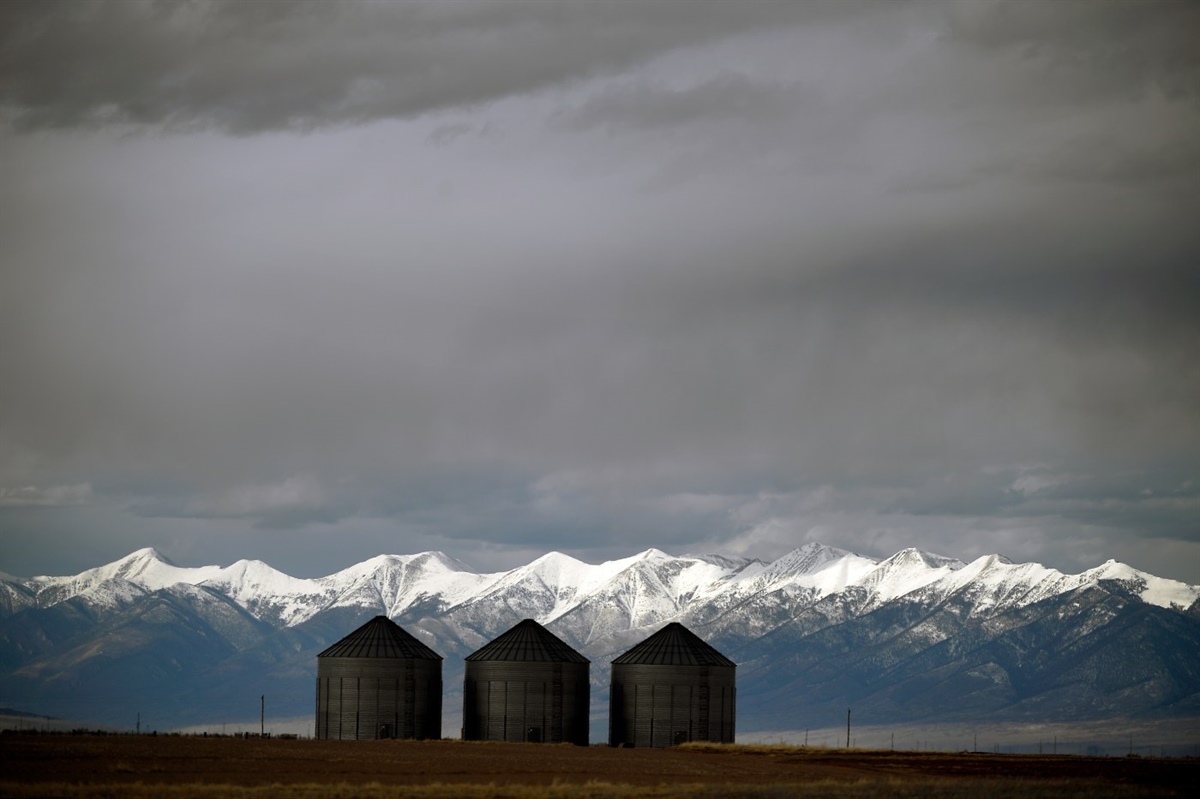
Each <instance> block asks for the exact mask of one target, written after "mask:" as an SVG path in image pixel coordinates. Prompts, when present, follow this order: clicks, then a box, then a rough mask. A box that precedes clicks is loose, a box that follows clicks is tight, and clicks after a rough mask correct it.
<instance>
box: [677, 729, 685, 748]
mask: <svg viewBox="0 0 1200 799" xmlns="http://www.w3.org/2000/svg"><path fill="white" fill-rule="evenodd" d="M687 742H688V731H687V730H675V743H674V745H675V746H679V745H680V744H685V743H687Z"/></svg>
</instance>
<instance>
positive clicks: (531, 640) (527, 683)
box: [463, 619, 591, 746]
mask: <svg viewBox="0 0 1200 799" xmlns="http://www.w3.org/2000/svg"><path fill="white" fill-rule="evenodd" d="M588 665H589V662H588V659H587V658H585V657H584V656H583V655H581V654H579V653H578V652H576V651H575V650H574V649H572V648H571V647H569V646H567V644H565V643H564V642H563V641H562V640H561V639H559V638H558V637H557V636H555V635H554V634H553V633H552V632H550V631H549V630H547V629H546V628H545V627H543V626H542V625H540V624H538V623H537V622H536V621H534V620H533V619H525V620H524V621H522V622H520V623H519V624H517V626H515V627H513V628H512V629H511V630H509V631H508V632H506V633H504V634H503V635H501V636H500V637H499V638H496V639H495V640H494V641H492V642H491V643H489V644H485V645H484V646H483V647H481V648H480V649H479V650H477V651H475V652H473V653H472V654H470V655H468V656H467V658H466V676H465V681H464V684H463V738H464V739H465V740H468V741H518V742H519V741H527V742H531V743H542V742H544V743H573V744H578V745H579V746H587V743H588V710H589V703H590V699H589V697H590V693H591V686H590V685H589V683H588Z"/></svg>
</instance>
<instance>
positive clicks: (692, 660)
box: [613, 621, 737, 666]
mask: <svg viewBox="0 0 1200 799" xmlns="http://www.w3.org/2000/svg"><path fill="white" fill-rule="evenodd" d="M634 663H636V664H639V665H644V666H736V665H737V664H736V663H734V662H733V661H732V660H730V659H729V658H727V657H725V656H724V655H722V654H721V653H720V652H718V651H717V650H715V649H713V648H712V646H710V645H709V644H708V643H707V642H706V641H704V639H702V638H701V637H700V636H698V635H696V634H695V633H694V632H692V631H691V630H689V629H688V628H687V627H684V626H683V625H682V624H680V623H679V622H677V621H673V622H671V623H670V624H668V625H667V626H666V627H663V628H662V629H661V630H659V631H658V632H656V633H655V634H654V635H652V636H650V637H649V638H647V639H646V640H645V641H642V642H641V643H640V644H638V645H637V646H635V647H634V648H633V649H630V650H629V651H628V652H626V653H625V654H624V655H621V656H620V657H618V658H616V659H615V660H613V665H614V666H621V665H625V664H634Z"/></svg>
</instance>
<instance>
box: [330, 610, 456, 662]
mask: <svg viewBox="0 0 1200 799" xmlns="http://www.w3.org/2000/svg"><path fill="white" fill-rule="evenodd" d="M317 657H319V658H409V659H413V660H441V659H442V656H441V655H439V654H438V653H437V652H434V651H433V650H432V649H430V648H429V647H427V646H425V644H423V643H421V642H420V641H418V640H417V639H416V638H414V637H413V636H411V635H409V634H408V633H406V632H405V631H404V630H403V629H402V628H401V627H400V625H399V624H396V622H394V621H392V620H391V619H389V618H388V617H387V616H376V617H375V618H373V619H371V620H370V621H369V622H367V623H366V624H364V625H363V626H362V627H359V628H358V629H357V630H355V631H354V632H352V633H350V634H349V635H347V636H346V637H345V638H343V639H342V640H340V641H338V642H337V643H336V644H334V645H333V646H331V647H329V648H328V649H326V650H325V651H324V652H322V653H321V654H319V655H317Z"/></svg>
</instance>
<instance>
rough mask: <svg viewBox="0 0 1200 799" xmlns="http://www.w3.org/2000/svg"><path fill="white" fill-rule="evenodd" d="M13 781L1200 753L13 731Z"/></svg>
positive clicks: (887, 765) (664, 772)
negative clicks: (616, 745)
mask: <svg viewBox="0 0 1200 799" xmlns="http://www.w3.org/2000/svg"><path fill="white" fill-rule="evenodd" d="M0 774H2V775H3V776H2V777H0V780H2V781H3V782H5V783H8V784H9V785H17V784H24V785H34V784H37V783H71V784H77V785H78V784H83V785H97V786H99V785H108V786H112V785H120V784H132V783H141V784H144V785H152V784H169V785H182V784H190V785H238V786H260V785H272V784H277V785H283V784H298V783H309V784H312V783H318V784H359V785H361V784H366V783H378V784H381V785H401V784H403V785H419V784H433V783H440V784H463V783H470V784H481V783H482V784H494V785H551V784H560V785H561V784H578V783H588V782H606V783H620V784H631V785H663V784H671V783H679V784H682V783H688V784H699V783H703V784H707V785H731V786H732V785H768V784H770V785H786V784H795V785H799V784H803V783H811V782H817V781H825V782H829V781H834V782H841V781H846V782H854V781H863V780H878V779H888V780H908V779H918V780H919V779H928V778H938V779H947V778H949V779H955V778H962V779H963V780H964V784H966V783H969V782H972V780H973V779H985V780H989V781H990V780H1003V779H1005V778H1013V779H1025V780H1028V779H1036V780H1047V781H1064V780H1070V781H1081V782H1092V783H1095V782H1096V781H1102V782H1104V783H1108V784H1114V783H1118V784H1124V785H1129V786H1143V787H1145V788H1148V789H1151V790H1153V791H1155V792H1165V794H1167V795H1170V794H1175V793H1176V792H1177V793H1178V795H1180V796H1185V795H1188V796H1190V795H1193V794H1192V793H1191V790H1193V789H1194V788H1193V786H1196V785H1198V784H1200V760H1196V759H1194V758H1186V759H1149V758H1124V757H1122V758H1084V757H1077V756H1057V757H1055V756H1048V755H1047V756H1037V755H994V754H969V753H961V754H954V753H939V752H887V751H862V750H832V749H802V748H791V747H763V746H745V747H739V746H732V747H711V748H692V747H683V748H675V749H658V750H651V749H610V748H608V747H604V746H592V747H575V746H568V745H538V744H500V743H463V742H459V741H426V742H417V741H313V740H282V739H257V738H254V739H248V740H247V739H238V738H218V737H208V738H204V737H182V736H157V737H150V736H133V735H108V736H104V735H46V734H42V735H28V734H26V735H3V736H0Z"/></svg>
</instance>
